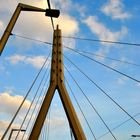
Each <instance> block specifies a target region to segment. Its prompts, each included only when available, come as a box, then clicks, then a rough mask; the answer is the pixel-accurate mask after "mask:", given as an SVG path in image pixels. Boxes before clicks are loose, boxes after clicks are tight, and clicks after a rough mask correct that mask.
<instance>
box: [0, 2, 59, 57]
mask: <svg viewBox="0 0 140 140" xmlns="http://www.w3.org/2000/svg"><path fill="white" fill-rule="evenodd" d="M21 11H31V12H45V15H46V16H49V17H55V18H58V17H59V14H60V11H59V10H56V9H42V8H38V7H34V6H30V5H26V4H22V3H19V4H18V6H17V8H16V10H15V12H14V14H13V16H12V18H11V20H10V22H9V24H8V26H7V28H6V29H5V31H4V34H3V36H2V38H1V40H0V55H1V53H2V51H3V49H4V47H5V44H6V42H7V40H8V38H9V36H10V35H11V32H12V29H13V28H14V25H15V23H16V21H17V19H18V17H19V15H20V12H21Z"/></svg>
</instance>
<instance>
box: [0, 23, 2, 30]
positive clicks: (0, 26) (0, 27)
mask: <svg viewBox="0 0 140 140" xmlns="http://www.w3.org/2000/svg"><path fill="white" fill-rule="evenodd" d="M2 28H3V23H2V21H0V30H1V29H2Z"/></svg>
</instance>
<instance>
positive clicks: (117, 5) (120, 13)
mask: <svg viewBox="0 0 140 140" xmlns="http://www.w3.org/2000/svg"><path fill="white" fill-rule="evenodd" d="M101 11H102V12H103V13H104V14H105V15H107V16H110V17H111V18H112V19H120V20H122V19H127V18H130V17H131V14H130V13H128V12H125V11H124V5H123V3H122V0H109V1H108V2H107V3H106V4H105V5H104V6H103V7H102V8H101Z"/></svg>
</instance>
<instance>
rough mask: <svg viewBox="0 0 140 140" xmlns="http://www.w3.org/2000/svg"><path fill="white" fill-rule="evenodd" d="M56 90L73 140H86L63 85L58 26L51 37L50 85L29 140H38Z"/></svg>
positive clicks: (61, 53)
mask: <svg viewBox="0 0 140 140" xmlns="http://www.w3.org/2000/svg"><path fill="white" fill-rule="evenodd" d="M56 90H58V93H59V95H60V99H61V101H62V104H63V107H64V110H65V112H66V116H67V118H68V121H69V124H70V127H71V129H72V132H73V135H74V137H75V139H76V140H86V137H85V135H84V132H83V130H82V127H81V124H80V122H79V120H78V117H77V115H76V112H75V110H74V107H73V105H72V102H71V100H70V97H69V95H68V92H67V89H66V86H65V83H64V67H63V51H62V35H61V30H60V29H59V28H58V25H57V29H56V30H54V35H53V50H52V60H51V76H50V85H49V88H48V91H47V93H46V96H45V98H44V101H43V103H42V106H41V108H40V111H39V113H38V116H37V119H36V121H35V124H34V126H33V129H32V132H31V134H30V136H29V140H38V138H39V135H40V132H41V129H42V126H43V124H44V121H45V119H46V115H47V113H48V110H49V107H50V104H51V101H52V99H53V96H54V93H55V91H56Z"/></svg>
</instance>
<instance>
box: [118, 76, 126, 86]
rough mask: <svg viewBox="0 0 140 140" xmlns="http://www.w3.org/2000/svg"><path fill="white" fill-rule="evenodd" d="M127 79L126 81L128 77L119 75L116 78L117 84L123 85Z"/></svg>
mask: <svg viewBox="0 0 140 140" xmlns="http://www.w3.org/2000/svg"><path fill="white" fill-rule="evenodd" d="M127 81H128V78H126V77H120V78H118V79H117V84H118V85H125V84H126V82H127Z"/></svg>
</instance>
